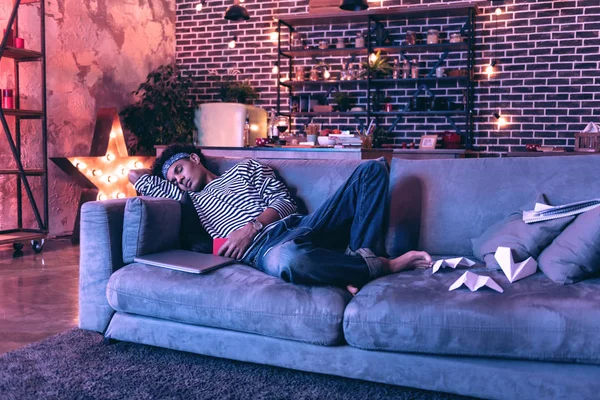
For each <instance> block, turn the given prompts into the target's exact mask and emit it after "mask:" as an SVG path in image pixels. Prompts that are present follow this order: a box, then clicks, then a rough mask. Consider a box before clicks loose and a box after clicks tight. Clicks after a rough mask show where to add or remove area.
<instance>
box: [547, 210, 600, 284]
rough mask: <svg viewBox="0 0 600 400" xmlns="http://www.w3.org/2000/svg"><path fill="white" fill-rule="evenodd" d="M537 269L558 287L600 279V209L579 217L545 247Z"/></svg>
mask: <svg viewBox="0 0 600 400" xmlns="http://www.w3.org/2000/svg"><path fill="white" fill-rule="evenodd" d="M538 266H539V267H540V269H541V270H542V271H543V272H544V274H546V276H547V277H548V278H550V279H552V280H553V281H554V282H558V283H563V284H564V283H574V282H578V281H581V280H583V279H587V278H590V277H594V276H598V275H600V207H597V208H594V209H593V210H590V211H588V212H585V213H583V214H580V215H579V216H578V217H577V218H575V221H573V222H572V223H571V224H570V225H569V226H567V227H566V228H565V230H564V231H563V232H562V233H561V234H560V235H558V237H557V238H556V239H554V241H553V242H552V244H550V246H548V247H546V249H545V250H544V251H542V254H540V258H539V259H538Z"/></svg>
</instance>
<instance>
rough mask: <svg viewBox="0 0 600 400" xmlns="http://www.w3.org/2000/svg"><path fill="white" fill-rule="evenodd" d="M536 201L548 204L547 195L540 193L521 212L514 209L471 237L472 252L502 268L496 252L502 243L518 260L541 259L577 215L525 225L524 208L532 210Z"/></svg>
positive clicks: (490, 266) (492, 264) (487, 262)
mask: <svg viewBox="0 0 600 400" xmlns="http://www.w3.org/2000/svg"><path fill="white" fill-rule="evenodd" d="M535 203H541V204H548V201H546V198H545V196H544V195H538V197H537V200H536V201H535V202H534V201H533V199H532V201H530V202H527V204H525V205H524V206H523V207H521V209H520V210H519V211H515V212H513V213H512V214H510V215H509V216H508V217H506V218H505V219H503V220H502V221H498V222H496V223H495V224H494V225H492V226H490V227H489V228H488V229H487V230H486V231H485V232H484V233H483V235H481V236H480V237H478V238H475V239H471V242H472V243H473V255H474V256H475V257H477V258H478V259H479V260H481V261H485V263H486V266H487V267H488V268H496V269H500V266H499V265H498V262H497V261H496V259H495V258H494V254H495V253H496V250H497V249H498V247H499V246H502V247H509V248H510V249H512V252H513V257H514V259H515V262H521V261H525V260H526V259H527V258H528V257H533V258H536V259H537V258H538V256H539V255H540V253H541V252H542V250H544V249H545V248H546V246H548V245H549V244H550V243H552V241H553V240H554V238H555V237H557V236H558V235H559V234H560V233H561V232H562V230H563V229H564V228H565V227H566V226H567V225H568V224H570V223H571V222H572V221H573V219H575V217H565V218H558V219H551V220H548V221H542V222H536V223H533V224H526V223H525V222H523V211H524V210H533V207H534V206H535Z"/></svg>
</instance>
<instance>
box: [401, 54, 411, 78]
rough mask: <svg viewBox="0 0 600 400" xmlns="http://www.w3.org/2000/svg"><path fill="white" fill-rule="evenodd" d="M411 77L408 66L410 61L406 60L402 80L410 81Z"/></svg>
mask: <svg viewBox="0 0 600 400" xmlns="http://www.w3.org/2000/svg"><path fill="white" fill-rule="evenodd" d="M409 77H410V65H409V64H408V60H406V59H405V60H404V64H403V65H402V79H408V78H409Z"/></svg>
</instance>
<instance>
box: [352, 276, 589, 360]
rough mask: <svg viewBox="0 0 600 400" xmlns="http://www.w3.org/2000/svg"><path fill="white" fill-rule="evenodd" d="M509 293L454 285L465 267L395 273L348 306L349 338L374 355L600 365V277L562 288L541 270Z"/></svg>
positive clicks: (502, 279) (503, 284) (512, 286)
mask: <svg viewBox="0 0 600 400" xmlns="http://www.w3.org/2000/svg"><path fill="white" fill-rule="evenodd" d="M471 271H472V272H475V273H477V274H479V275H486V276H491V277H492V278H493V279H494V280H495V281H496V282H497V283H498V284H499V285H500V286H501V287H502V288H503V289H504V293H502V294H501V293H498V292H495V291H493V290H491V289H487V288H482V289H479V291H477V292H470V291H469V289H467V288H466V287H464V286H463V287H461V288H459V289H457V290H455V291H452V292H449V291H448V288H449V287H450V285H451V284H452V283H453V282H454V281H456V280H457V279H458V278H459V277H460V276H461V274H463V273H464V270H450V269H444V270H441V271H440V272H437V273H435V274H433V275H431V271H430V270H426V271H424V270H417V271H408V272H403V273H400V274H394V275H388V276H385V277H383V278H379V279H377V280H375V281H372V282H370V283H369V284H367V285H366V286H365V287H363V288H362V289H361V290H360V292H359V293H358V294H357V295H356V297H354V299H353V300H352V301H351V302H350V304H349V305H348V307H347V308H346V313H345V316H344V334H345V337H346V341H347V342H348V343H349V344H350V345H352V346H355V347H359V348H363V349H368V350H383V351H396V352H414V353H430V354H440V355H464V356H481V357H507V358H518V359H530V360H544V361H569V362H583V363H594V364H600V341H599V340H598V332H600V307H599V306H598V305H599V304H600V279H593V280H588V281H585V282H581V283H578V284H574V285H566V286H565V285H558V284H556V283H554V282H552V281H551V280H549V279H548V278H547V277H546V276H544V275H543V274H542V273H541V272H538V273H536V274H535V275H532V276H530V277H527V278H525V279H522V280H520V281H517V282H515V283H512V284H511V283H509V282H508V280H507V278H506V277H505V276H504V274H503V273H502V272H501V271H495V270H490V269H487V268H485V267H480V268H473V269H471Z"/></svg>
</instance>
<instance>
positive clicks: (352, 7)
mask: <svg viewBox="0 0 600 400" xmlns="http://www.w3.org/2000/svg"><path fill="white" fill-rule="evenodd" d="M340 8H341V9H342V10H345V11H363V10H366V9H367V8H369V4H368V3H367V0H342V3H341V4H340Z"/></svg>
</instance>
